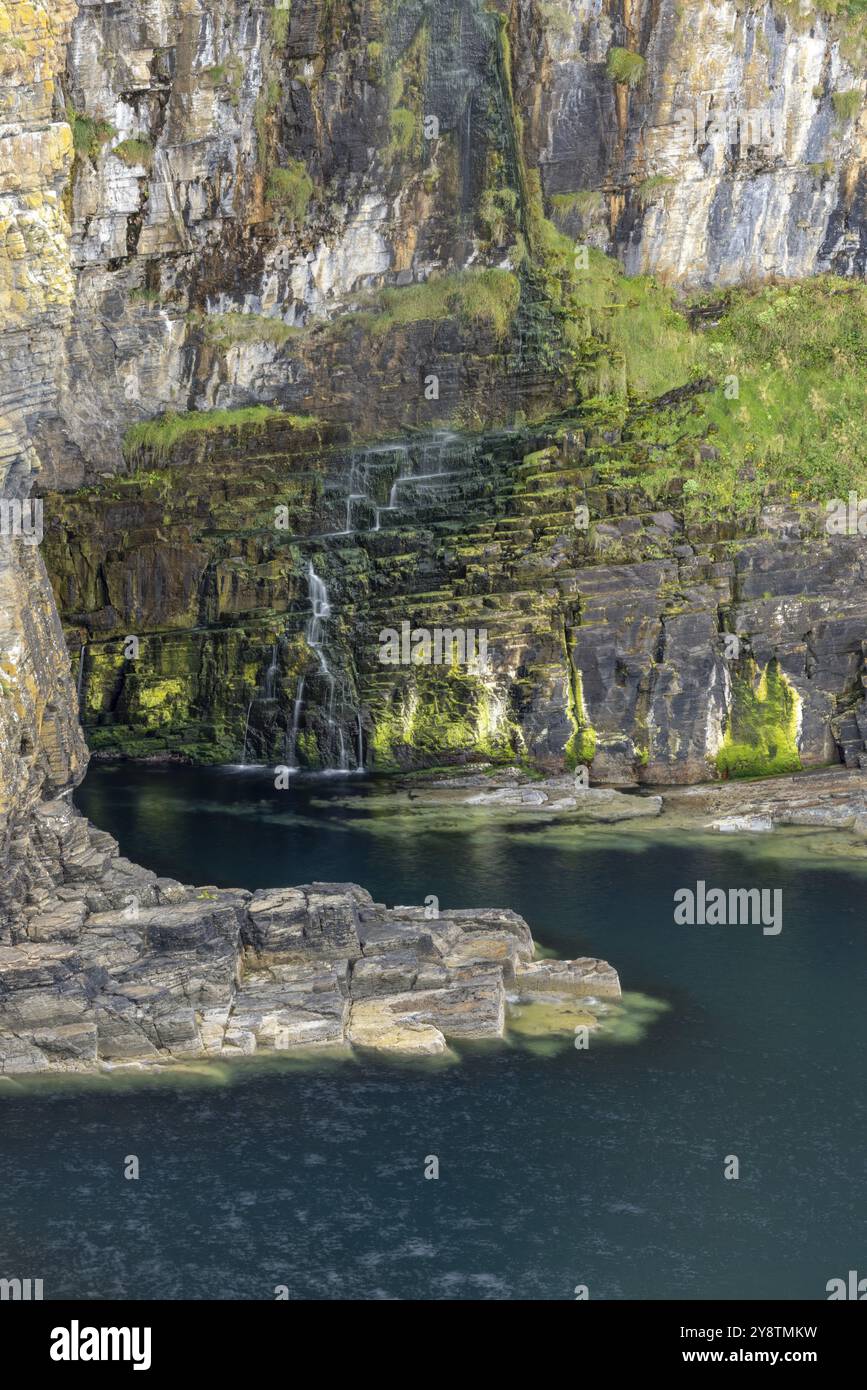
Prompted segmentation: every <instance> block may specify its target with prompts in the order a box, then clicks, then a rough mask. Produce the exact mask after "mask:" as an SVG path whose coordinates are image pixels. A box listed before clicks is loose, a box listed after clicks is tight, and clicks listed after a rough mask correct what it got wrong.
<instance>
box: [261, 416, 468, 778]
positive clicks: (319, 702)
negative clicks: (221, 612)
mask: <svg viewBox="0 0 867 1390" xmlns="http://www.w3.org/2000/svg"><path fill="white" fill-rule="evenodd" d="M476 450H477V445H476V444H475V442H474V441H472V440H469V439H466V438H465V437H464V436H462V435H460V434H456V433H454V432H452V431H447V430H441V431H437V432H436V433H434V434H431V435H428V436H418V437H415V438H412V439H409V440H405V441H395V442H392V443H387V444H377V445H373V446H370V447H367V448H364V449H359V450H357V451H355V452H354V453H353V454H352V456H351V457H350V458H349V459H348V465H349V467H348V478H347V481H346V491H345V493H343V495H342V497H340V498H335V499H333V500H332V503H331V506H330V511H331V515H332V517H334V521H333V522H332V525H335V523H336V525H337V527H338V528H339V527H340V524H341V521H342V529H334V530H330V531H327V532H324V533H321V534H320V535H319V536H318V537H317V538H316V539H318V540H319V541H320V542H325V543H326V544H327V545H328V546H329V550H331V549H332V548H333V549H334V550H335V551H336V552H337V554H338V555H339V549H340V542H341V540H343V539H344V538H346V537H352V536H361V535H373V534H375V533H378V532H380V531H383V530H384V529H386V528H389V529H391V528H396V527H399V526H400V525H401V524H404V520H405V519H406V520H410V519H411V517H412V513H414V512H415V510H416V509H418V508H422V509H424V508H427V509H433V510H438V509H441V508H443V507H446V506H454V505H456V504H460V502H461V500H462V499H463V498H464V497H466V496H468V495H470V493H471V489H472V488H473V486H477V485H478V472H477V470H476V468H475V466H474V465H475V459H476ZM344 477H346V475H345V474H344ZM407 514H409V515H407ZM311 539H312V538H311ZM306 580H307V592H308V598H309V604H310V610H309V617H308V619H307V623H306V628H305V633H304V636H305V640H306V644H307V647H308V649H309V651H310V653H311V656H312V657H315V667H314V668H312V669H311V667H312V663H311V665H308V667H307V668H306V669H305V670H304V671H302V672H301V674H300V675H299V677H298V682H297V685H296V689H295V697H294V702H293V707H292V722H291V728H290V729H289V731H288V733H287V735H286V741H285V757H286V761H287V764H288V766H289V767H290V768H292V769H293V770H297V769H298V768H299V765H300V764H299V743H300V744H301V748H302V749H303V750H304V753H305V754H306V753H307V749H306V748H305V747H304V740H305V739H306V738H308V737H309V736H310V735H313V736H314V737H315V740H316V745H317V747H318V752H319V758H320V760H321V761H322V762H323V763H325V770H327V771H331V772H349V771H353V770H360V769H361V768H363V766H364V730H363V725H362V718H361V710H360V709H359V708H358V700H357V697H356V694H355V690H354V685H353V680H352V678H351V677H350V676H348V675H347V674H346V671H345V669H344V668H345V666H346V661H345V657H344V656H343V654H341V657H340V659H338V657H337V655H336V652H337V651H338V650H339V647H338V644H337V642H336V641H335V637H334V634H333V632H330V631H329V629H330V623H331V619H332V617H333V602H332V597H331V594H330V593H329V589H328V585H327V584H326V582H325V580H324V579H323V577H322V575H321V574H319V573H318V572H317V570H316V568H315V564H314V561H313V559H308V562H307V568H306ZM290 636H291V634H290V633H289V632H287V638H288V637H290ZM267 684H268V675H267V674H266V687H267ZM302 719H303V721H304V733H303V734H302ZM305 761H307V758H306V756H305Z"/></svg>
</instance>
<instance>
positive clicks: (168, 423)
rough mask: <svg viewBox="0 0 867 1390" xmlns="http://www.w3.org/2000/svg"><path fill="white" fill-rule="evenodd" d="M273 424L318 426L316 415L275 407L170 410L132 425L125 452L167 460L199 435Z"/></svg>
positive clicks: (125, 439) (254, 428) (258, 427)
mask: <svg viewBox="0 0 867 1390" xmlns="http://www.w3.org/2000/svg"><path fill="white" fill-rule="evenodd" d="M272 421H280V422H282V423H284V424H286V425H288V426H290V427H291V428H293V429H299V430H300V429H309V428H310V427H311V426H313V425H315V424H317V423H318V421H317V420H316V419H315V417H314V416H309V415H291V414H289V413H287V412H286V411H284V410H279V409H277V408H276V407H275V406H268V405H251V406H242V407H240V408H238V409H237V410H191V411H187V412H186V413H184V414H178V413H176V412H174V411H167V412H166V414H165V415H159V416H157V417H156V418H155V419H153V420H142V421H140V423H139V424H137V425H131V426H130V428H129V429H128V430H127V432H126V434H125V435H124V440H123V445H124V453H125V454H126V456H127V457H129V458H134V457H135V456H136V455H137V454H138V453H140V452H142V451H144V450H147V451H148V452H149V453H151V454H153V455H154V456H155V457H156V458H167V457H168V456H169V455H170V454H171V453H172V450H173V449H175V448H176V447H177V446H178V445H179V444H181V443H184V442H185V441H186V440H188V439H190V438H191V437H193V436H195V435H203V434H204V435H209V434H219V433H220V432H221V431H224V430H227V431H229V430H230V431H233V432H234V433H236V434H238V435H242V434H246V433H247V432H248V431H253V432H255V431H257V430H263V429H264V428H265V426H266V425H268V424H269V423H271V422H272Z"/></svg>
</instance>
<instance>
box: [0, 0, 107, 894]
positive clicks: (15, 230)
mask: <svg viewBox="0 0 867 1390" xmlns="http://www.w3.org/2000/svg"><path fill="white" fill-rule="evenodd" d="M74 14H75V6H74V4H72V3H67V0H50V3H48V0H34V3H18V0H4V3H2V4H0V38H2V47H0V329H2V347H0V869H2V873H0V877H2V886H0V920H2V915H3V907H4V904H5V902H6V901H7V900H14V898H15V896H16V894H17V893H18V892H20V891H22V890H23V889H24V888H25V886H26V885H25V876H24V875H23V873H22V869H21V859H20V856H19V854H18V849H19V847H20V846H19V840H20V836H21V833H22V831H21V827H22V825H24V824H26V822H27V820H28V818H29V816H30V814H31V812H32V811H33V810H34V808H35V807H37V806H38V804H39V802H40V801H41V799H42V797H43V796H45V795H53V794H56V793H57V792H58V791H59V790H60V789H62V788H64V787H67V786H69V785H70V784H71V783H72V782H74V781H77V780H78V779H79V778H80V777H81V776H82V775H83V772H84V767H85V762H86V750H85V747H84V741H83V738H82V735H81V731H80V729H79V725H78V718H77V709H76V701H75V690H74V687H73V685H72V682H71V679H70V672H69V657H68V654H67V651H66V648H65V646H64V643H63V635H62V632H61V628H60V623H59V620H58V616H57V610H56V608H55V605H54V600H53V595H52V593H51V589H50V587H49V584H48V580H47V577H46V573H45V567H44V565H43V562H42V556H41V553H40V550H39V545H38V541H39V539H40V538H41V532H42V520H41V518H40V516H39V514H38V512H37V511H34V510H33V509H32V508H31V504H30V502H29V500H28V494H29V492H30V489H31V485H32V482H33V478H34V476H35V475H36V474H37V473H38V472H39V470H40V467H41V461H40V458H39V456H38V454H37V452H36V450H35V449H34V447H33V443H32V439H31V434H30V425H31V423H32V421H33V420H34V419H35V418H36V417H38V416H40V415H41V414H42V413H44V412H45V411H50V410H51V409H52V408H53V402H54V398H55V396H56V382H55V373H56V365H57V344H58V341H59V339H60V336H61V334H62V333H63V331H64V330H65V328H66V326H67V324H68V321H69V316H70V306H71V301H72V297H73V292H74V278H73V274H72V269H71V265H70V260H69V246H68V236H67V228H66V225H65V222H64V218H63V212H62V205H61V195H62V190H63V185H64V183H65V181H66V178H67V176H68V172H69V167H70V163H71V158H72V137H71V134H70V131H69V127H68V125H67V124H66V123H65V122H61V121H57V120H55V119H54V97H55V82H54V76H55V74H56V72H57V71H58V69H59V67H60V66H61V65H62V62H63V56H64V52H65V46H66V42H67V40H68V37H69V31H70V25H71V23H72V19H73V17H74Z"/></svg>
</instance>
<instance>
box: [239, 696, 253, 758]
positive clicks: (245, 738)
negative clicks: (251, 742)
mask: <svg viewBox="0 0 867 1390" xmlns="http://www.w3.org/2000/svg"><path fill="white" fill-rule="evenodd" d="M252 708H253V701H252V700H251V701H250V703H249V705H248V706H247V719H246V722H245V724H244V751H243V753H242V754H241V763H242V765H243V766H244V767H246V766H247V734H248V733H249V731H250V710H251V709H252Z"/></svg>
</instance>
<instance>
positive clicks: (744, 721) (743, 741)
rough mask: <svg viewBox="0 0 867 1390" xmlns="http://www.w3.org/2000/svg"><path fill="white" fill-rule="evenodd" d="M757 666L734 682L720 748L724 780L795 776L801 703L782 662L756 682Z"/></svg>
mask: <svg viewBox="0 0 867 1390" xmlns="http://www.w3.org/2000/svg"><path fill="white" fill-rule="evenodd" d="M756 675H757V673H756V669H755V664H754V663H752V662H751V663H749V664H748V670H747V672H746V674H739V673H736V674H735V675H734V676H733V679H732V703H731V709H730V711H729V718H728V726H727V728H726V733H725V739H724V742H723V745H722V747H721V748H720V750H719V752H718V753H717V755H716V766H717V770H718V772H719V773H720V775H721V776H723V777H768V776H773V775H775V774H777V773H784V772H797V771H799V769H800V767H801V758H800V754H799V752H798V724H799V709H800V697H799V695H798V693H797V691H796V690H795V689H794V687H793V686H792V685H791V683H790V682H789V680H788V679H787V678H786V676H785V674H784V673H783V671H782V670H781V669H780V665H779V662H778V661H776V660H771V661H769V662H768V664H767V666H766V667H765V669H764V671H763V672H762V673H761V675H760V676H759V677H758V680H757V679H756Z"/></svg>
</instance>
